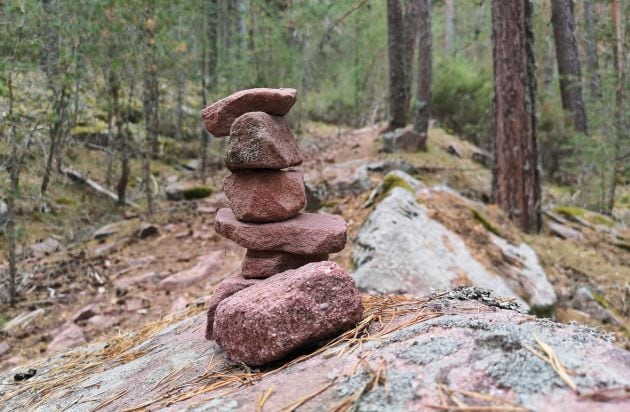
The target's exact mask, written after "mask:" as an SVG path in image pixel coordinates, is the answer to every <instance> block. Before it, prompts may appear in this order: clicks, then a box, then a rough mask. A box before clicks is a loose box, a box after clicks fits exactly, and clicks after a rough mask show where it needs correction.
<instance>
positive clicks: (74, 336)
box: [47, 323, 86, 353]
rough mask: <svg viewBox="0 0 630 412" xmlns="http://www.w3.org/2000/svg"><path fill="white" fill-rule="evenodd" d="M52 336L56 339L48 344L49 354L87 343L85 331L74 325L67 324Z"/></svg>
mask: <svg viewBox="0 0 630 412" xmlns="http://www.w3.org/2000/svg"><path fill="white" fill-rule="evenodd" d="M51 334H53V335H54V337H53V340H52V341H51V342H50V343H49V344H48V348H47V350H48V352H49V353H54V352H59V351H61V350H64V349H68V348H71V347H73V346H76V345H79V344H82V343H85V342H86V340H85V335H84V334H83V329H81V328H80V327H79V326H77V325H75V324H74V323H67V324H65V325H63V326H62V327H60V328H57V329H55V330H54V331H53V332H51Z"/></svg>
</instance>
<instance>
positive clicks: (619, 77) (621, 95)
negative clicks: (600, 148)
mask: <svg viewBox="0 0 630 412" xmlns="http://www.w3.org/2000/svg"><path fill="white" fill-rule="evenodd" d="M610 9H611V10H610V11H611V18H612V23H613V27H614V36H613V40H614V41H613V47H612V49H613V61H614V65H615V78H616V81H617V84H616V85H615V86H616V90H615V126H616V129H617V130H616V133H615V138H614V142H613V153H612V165H611V169H612V170H611V171H610V183H609V184H608V196H607V199H606V200H607V201H606V205H605V207H606V210H605V211H604V212H605V213H606V214H608V215H611V216H612V212H613V209H614V207H615V193H616V191H617V170H618V169H619V166H620V162H621V159H620V155H621V153H620V151H621V150H620V147H621V140H622V139H623V138H624V137H625V138H627V134H628V130H627V127H626V120H625V119H626V116H627V115H628V113H627V108H626V107H625V106H624V101H625V78H626V76H625V68H624V51H623V45H624V42H623V39H622V31H621V12H622V11H621V10H619V3H618V0H612V2H611V7H610Z"/></svg>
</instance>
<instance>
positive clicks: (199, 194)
mask: <svg viewBox="0 0 630 412" xmlns="http://www.w3.org/2000/svg"><path fill="white" fill-rule="evenodd" d="M182 194H183V196H184V199H186V200H194V199H203V198H204V197H208V196H210V195H211V194H212V188H211V187H208V186H193V187H189V188H186V189H185V190H184V191H183V192H182Z"/></svg>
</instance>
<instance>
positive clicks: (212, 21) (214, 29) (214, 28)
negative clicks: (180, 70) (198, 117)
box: [207, 0, 219, 91]
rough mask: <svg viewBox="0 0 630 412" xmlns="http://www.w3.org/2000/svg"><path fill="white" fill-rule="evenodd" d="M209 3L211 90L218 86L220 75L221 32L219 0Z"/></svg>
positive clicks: (209, 70)
mask: <svg viewBox="0 0 630 412" xmlns="http://www.w3.org/2000/svg"><path fill="white" fill-rule="evenodd" d="M208 3H209V10H208V27H207V28H208V30H207V33H208V34H207V36H208V39H207V41H208V43H209V46H210V47H209V49H210V50H208V87H210V89H211V90H213V91H216V87H217V81H218V76H217V65H218V62H219V59H218V57H219V56H218V50H217V41H218V34H219V31H218V29H219V19H218V12H219V0H211V1H209V2H208Z"/></svg>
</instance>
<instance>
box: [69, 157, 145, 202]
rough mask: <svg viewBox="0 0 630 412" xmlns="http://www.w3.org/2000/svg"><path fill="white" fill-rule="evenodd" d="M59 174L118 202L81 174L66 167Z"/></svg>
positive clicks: (113, 196)
mask: <svg viewBox="0 0 630 412" xmlns="http://www.w3.org/2000/svg"><path fill="white" fill-rule="evenodd" d="M60 171H61V173H63V174H64V175H66V176H67V177H68V178H70V180H72V181H74V182H77V183H81V184H83V185H86V186H89V187H90V188H91V189H92V190H94V191H95V192H96V193H99V194H101V195H103V196H106V197H109V198H110V199H112V200H113V201H114V202H118V195H117V194H116V193H114V192H111V191H109V190H107V189H106V188H104V187H103V186H101V185H100V184H98V183H97V182H95V181H94V180H92V179H90V178H88V177H85V176H83V175H82V174H81V173H79V172H77V171H75V170H72V169H69V168H67V167H63V166H62V167H61V169H60ZM125 203H126V204H127V205H129V206H131V207H134V208H136V209H140V206H138V205H137V204H135V203H133V202H130V201H128V200H127V201H125Z"/></svg>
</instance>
